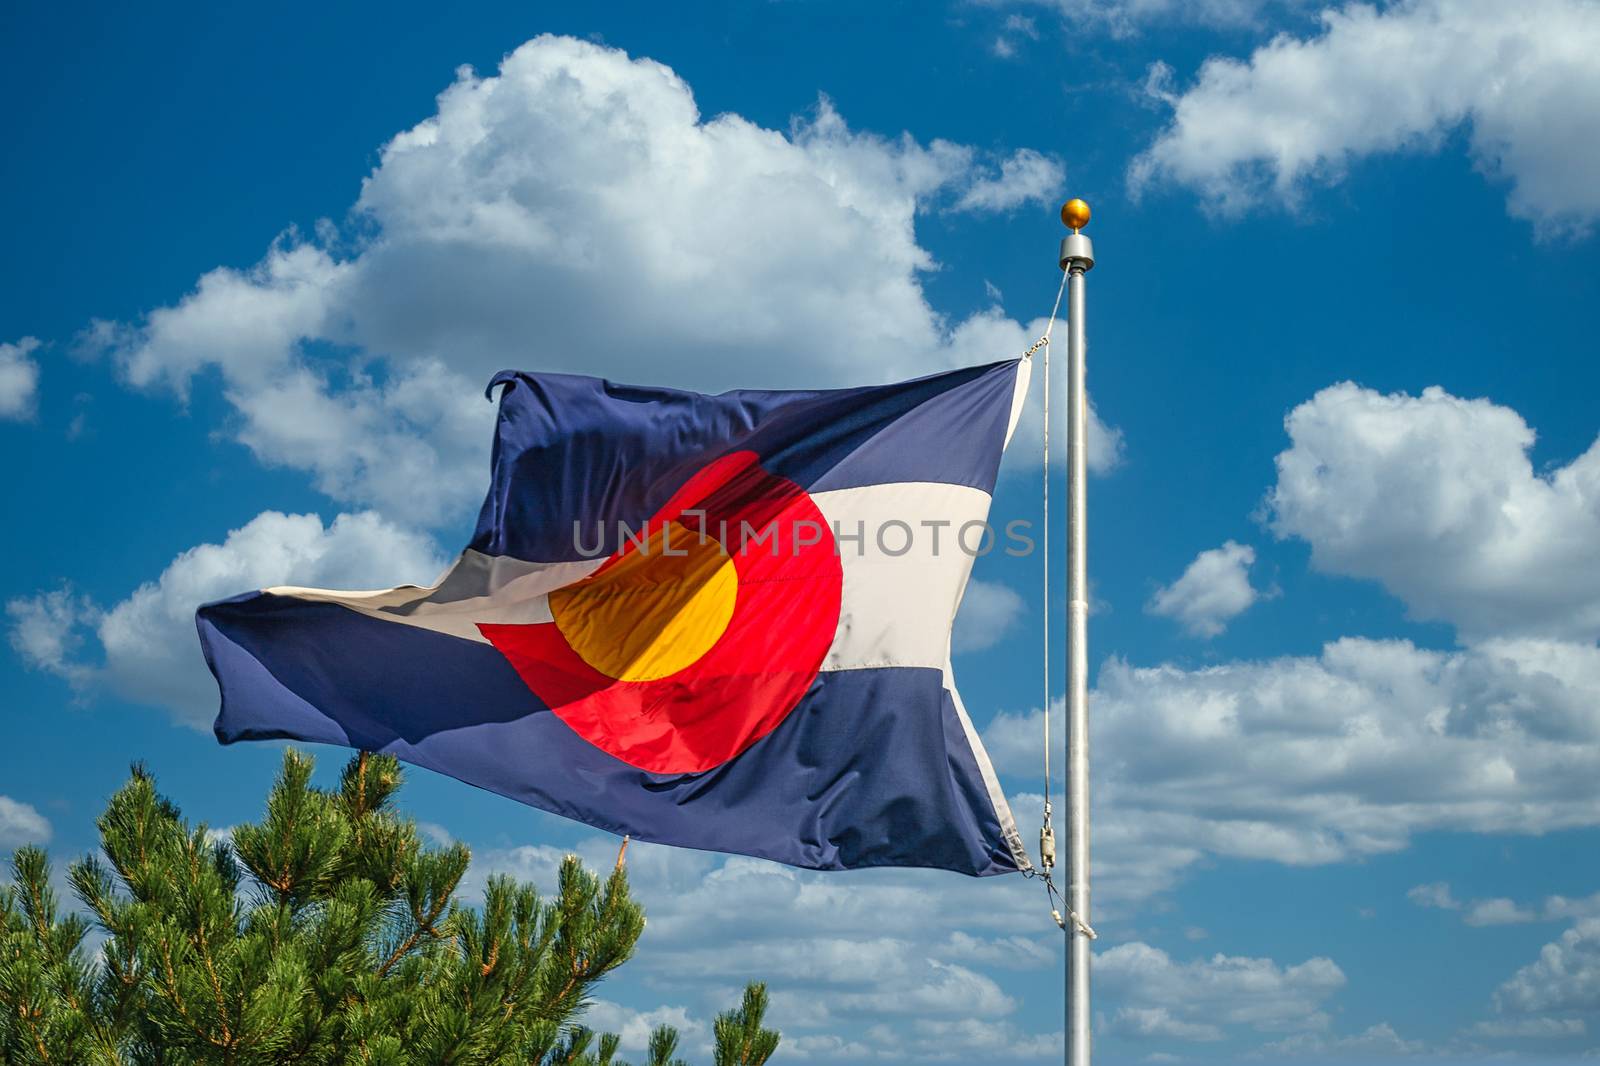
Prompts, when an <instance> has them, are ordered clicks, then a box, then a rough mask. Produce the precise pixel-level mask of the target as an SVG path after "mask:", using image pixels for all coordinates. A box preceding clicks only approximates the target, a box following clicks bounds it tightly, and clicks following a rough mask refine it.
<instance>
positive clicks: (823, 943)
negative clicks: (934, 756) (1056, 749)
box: [464, 797, 1062, 1062]
mask: <svg viewBox="0 0 1600 1066" xmlns="http://www.w3.org/2000/svg"><path fill="white" fill-rule="evenodd" d="M1033 799H1035V800H1036V797H1033ZM616 850H617V841H616V840H615V838H610V837H603V836H598V835H597V836H594V837H591V838H589V839H587V840H585V841H584V842H583V843H581V844H579V845H578V847H577V848H576V852H577V854H578V855H579V856H580V857H582V858H583V859H584V861H585V862H586V863H588V864H589V865H590V866H591V867H593V868H598V869H609V868H610V866H611V864H612V863H613V862H614V861H615V858H616ZM562 855H563V852H562V851H561V850H559V849H556V848H551V847H543V846H528V847H516V848H490V849H480V850H477V851H475V854H474V859H473V864H472V867H471V869H470V871H469V873H468V878H467V882H466V885H465V888H464V892H465V893H466V894H467V895H469V896H471V895H473V894H476V893H481V891H482V885H483V883H484V881H485V880H486V878H487V877H488V875H489V874H490V873H492V872H500V873H508V874H511V875H513V876H516V877H518V878H521V879H525V880H533V881H535V882H537V883H539V884H541V885H545V886H548V885H550V884H551V883H552V882H553V880H554V877H555V871H556V869H557V867H558V865H559V863H560V861H561V858H562ZM628 870H629V874H630V878H631V881H632V884H633V886H634V891H635V893H636V895H637V896H638V897H639V899H640V900H641V901H642V902H643V904H644V907H645V912H646V914H647V915H648V917H649V924H648V926H647V927H646V930H645V941H644V943H645V945H646V946H645V948H644V949H643V950H641V951H640V953H639V956H638V959H637V960H636V961H635V962H634V963H633V964H632V966H633V967H637V969H633V970H632V971H631V972H633V973H634V974H635V975H637V976H639V977H642V978H643V979H644V981H645V982H646V985H647V986H648V987H651V988H656V989H659V990H661V991H662V993H663V994H670V995H671V997H672V1001H673V1002H674V1003H685V1004H686V1007H687V1010H688V1014H689V1016H690V1017H706V1018H708V1017H710V1016H711V1015H712V1014H714V1013H715V1012H716V1011H720V1010H726V1009H727V1008H728V1007H729V1006H730V1005H731V1004H732V1003H733V1001H734V997H735V996H736V994H737V991H738V989H739V988H741V987H742V986H743V985H744V983H745V982H747V981H750V980H768V981H770V982H771V984H772V987H773V1005H772V1010H771V1012H770V1021H771V1024H773V1025H774V1026H776V1027H777V1028H779V1029H781V1030H782V1031H783V1033H784V1044H785V1046H786V1047H789V1046H790V1042H791V1040H793V1041H794V1045H793V1049H801V1050H804V1051H805V1053H806V1054H807V1055H809V1056H810V1057H813V1058H816V1059H818V1060H820V1061H824V1062H834V1061H839V1059H840V1057H841V1056H844V1057H849V1058H851V1059H869V1058H879V1057H900V1058H909V1059H910V1060H911V1061H917V1062H922V1061H941V1060H954V1061H974V1056H977V1055H981V1054H982V1053H983V1052H984V1050H985V1049H986V1048H987V1049H992V1048H993V1047H995V1046H1001V1045H1004V1046H1008V1047H1010V1046H1016V1047H1018V1048H1021V1049H1023V1050H1021V1051H1019V1052H1018V1054H1019V1055H1023V1056H1024V1057H1048V1056H1049V1055H1050V1054H1051V1050H1052V1049H1059V1046H1060V1041H1059V1036H1057V1035H1052V1034H1042V1035H1041V1034H1029V1033H1027V1032H1024V1031H1022V1030H1021V1029H1019V1028H1018V1027H1017V1025H1016V1023H1015V1020H1014V1017H1013V1016H1014V1015H1015V1014H1016V1013H1017V1008H1018V1003H1017V1000H1016V999H1015V997H1013V996H1012V995H1010V994H1009V993H1008V992H1006V991H1005V990H1004V989H1002V988H1001V987H1000V985H999V984H998V982H996V980H995V979H994V978H993V977H991V976H989V975H988V973H986V972H985V971H988V970H991V969H1000V970H1022V971H1028V972H1045V971H1053V970H1055V969H1057V968H1059V967H1060V966H1061V964H1062V962H1061V937H1060V934H1059V932H1058V931H1057V930H1056V928H1055V926H1054V923H1052V922H1051V921H1050V918H1049V910H1048V907H1047V905H1046V903H1045V898H1044V892H1043V889H1042V888H1041V887H1040V886H1039V885H1038V884H1037V883H1034V882H1029V881H1026V880H1024V879H1022V878H1020V877H1010V878H984V879H971V878H960V877H951V876H948V875H945V874H942V873H941V872H939V871H927V870H887V869H885V870H858V871H853V872H852V873H851V874H850V875H849V876H847V877H841V876H840V875H838V874H825V873H814V872H808V871H802V870H795V869H791V868H789V867H785V866H780V865H778V864H776V863H770V862H764V861H761V860H758V859H747V858H741V857H731V858H722V857H718V856H713V855H709V854H706V853H704V852H695V851H686V850H682V849H676V848H667V847H660V846H656V845H651V844H640V843H634V844H631V845H629V848H628ZM708 914H714V915H717V916H718V919H717V923H716V931H715V932H716V935H715V937H713V938H711V939H709V940H708V939H707V936H706V915H708ZM593 1020H594V1019H593V1018H591V1022H593ZM847 1048H848V1049H849V1050H846V1049H847ZM1055 1054H1057V1055H1058V1056H1059V1050H1056V1051H1055Z"/></svg>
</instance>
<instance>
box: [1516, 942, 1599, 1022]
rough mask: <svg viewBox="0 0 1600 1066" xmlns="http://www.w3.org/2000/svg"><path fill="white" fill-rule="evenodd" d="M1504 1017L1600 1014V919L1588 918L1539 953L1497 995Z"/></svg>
mask: <svg viewBox="0 0 1600 1066" xmlns="http://www.w3.org/2000/svg"><path fill="white" fill-rule="evenodd" d="M1494 1003H1495V1008H1496V1009H1497V1010H1499V1011H1500V1012H1502V1013H1504V1014H1510V1015H1522V1014H1553V1013H1559V1012H1576V1013H1581V1014H1593V1013H1595V1012H1600V918H1585V919H1583V920H1581V921H1580V922H1578V923H1577V924H1576V925H1574V926H1573V927H1572V928H1571V929H1568V930H1567V931H1566V932H1564V933H1562V934H1561V937H1560V938H1559V939H1557V940H1555V941H1553V942H1551V943H1549V944H1546V945H1545V946H1544V947H1543V948H1541V949H1540V950H1539V958H1538V959H1537V960H1536V961H1534V962H1532V963H1529V964H1528V965H1527V966H1524V967H1523V968H1522V969H1520V970H1518V971H1517V972H1516V973H1515V974H1514V975H1513V976H1512V977H1511V979H1510V980H1508V981H1506V982H1505V983H1504V984H1503V985H1501V986H1500V987H1499V988H1498V989H1496V990H1495V994H1494Z"/></svg>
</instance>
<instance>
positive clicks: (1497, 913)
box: [1406, 881, 1600, 925]
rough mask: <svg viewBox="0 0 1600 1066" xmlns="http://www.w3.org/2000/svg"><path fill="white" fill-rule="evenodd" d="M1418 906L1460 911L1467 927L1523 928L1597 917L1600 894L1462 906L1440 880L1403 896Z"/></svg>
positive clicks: (1481, 901) (1478, 901)
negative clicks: (1540, 923)
mask: <svg viewBox="0 0 1600 1066" xmlns="http://www.w3.org/2000/svg"><path fill="white" fill-rule="evenodd" d="M1406 895H1407V897H1408V898H1409V899H1410V900H1411V902H1413V903H1415V904H1417V905H1418V906H1419V907H1437V908H1439V909H1441V910H1453V911H1460V912H1461V920H1462V921H1463V922H1465V923H1466V924H1467V925H1522V924H1525V923H1528V922H1541V921H1542V922H1554V921H1571V920H1572V919H1575V918H1590V917H1600V892H1597V893H1595V894H1594V895H1592V896H1585V897H1582V898H1579V899H1569V898H1568V897H1566V896H1547V897H1545V900H1544V902H1543V903H1542V904H1537V905H1535V904H1523V903H1518V902H1517V901H1516V900H1514V899H1508V898H1506V897H1504V896H1496V897H1494V898H1492V899H1475V900H1469V901H1467V902H1465V903H1463V902H1462V901H1460V900H1458V899H1456V898H1455V896H1454V895H1453V894H1452V893H1451V890H1450V886H1449V885H1448V884H1446V883H1445V882H1443V881H1438V882H1435V883H1433V884H1429V885H1418V886H1417V887H1415V888H1413V889H1412V890H1411V891H1410V892H1408V893H1406Z"/></svg>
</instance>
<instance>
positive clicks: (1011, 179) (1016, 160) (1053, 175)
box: [955, 148, 1067, 212]
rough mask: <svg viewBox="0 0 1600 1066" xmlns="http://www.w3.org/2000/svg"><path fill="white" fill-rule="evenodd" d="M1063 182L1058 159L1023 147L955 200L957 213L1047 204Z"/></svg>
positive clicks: (1008, 209)
mask: <svg viewBox="0 0 1600 1066" xmlns="http://www.w3.org/2000/svg"><path fill="white" fill-rule="evenodd" d="M1066 179H1067V175H1066V171H1064V170H1063V169H1062V167H1061V163H1060V161H1059V160H1056V159H1051V158H1050V157H1049V156H1047V155H1043V154H1041V153H1039V152H1036V151H1034V150H1033V149H1032V148H1023V149H1021V150H1019V151H1018V152H1017V153H1016V154H1015V155H1013V156H1011V158H1009V159H1006V160H1004V161H1002V162H1001V164H1000V173H999V174H997V175H995V176H993V177H984V178H979V179H978V180H977V181H974V182H973V183H972V184H971V185H969V186H968V187H967V191H966V192H964V193H962V194H961V197H960V199H958V200H956V204H955V210H957V211H975V212H985V211H1012V210H1015V209H1016V208H1018V207H1021V206H1022V205H1023V204H1027V203H1037V204H1044V203H1049V202H1050V201H1051V200H1052V199H1053V198H1055V197H1056V196H1057V195H1058V194H1059V193H1060V192H1061V186H1062V183H1063V182H1065V181H1066Z"/></svg>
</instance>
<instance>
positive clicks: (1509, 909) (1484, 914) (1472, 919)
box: [1461, 897, 1539, 925]
mask: <svg viewBox="0 0 1600 1066" xmlns="http://www.w3.org/2000/svg"><path fill="white" fill-rule="evenodd" d="M1538 919H1539V916H1538V915H1537V914H1536V913H1534V912H1533V911H1529V910H1523V909H1522V908H1521V907H1519V906H1517V904H1516V902H1515V901H1514V900H1509V899H1506V898H1504V897H1497V898H1495V899H1480V900H1474V901H1473V903H1472V905H1471V906H1470V907H1468V908H1467V913H1466V914H1465V915H1463V916H1462V918H1461V920H1462V921H1464V922H1466V923H1467V924H1468V925H1521V924H1523V923H1525V922H1534V921H1538Z"/></svg>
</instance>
